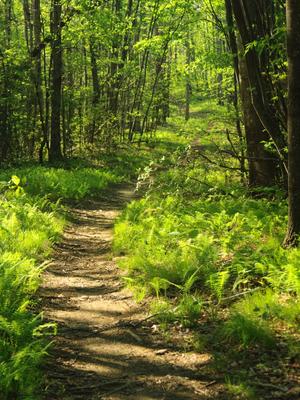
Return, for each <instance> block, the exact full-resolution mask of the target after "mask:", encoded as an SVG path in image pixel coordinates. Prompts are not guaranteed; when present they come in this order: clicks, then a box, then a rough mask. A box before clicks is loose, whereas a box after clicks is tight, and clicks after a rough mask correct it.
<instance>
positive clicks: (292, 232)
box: [284, 0, 300, 246]
mask: <svg viewBox="0 0 300 400" xmlns="http://www.w3.org/2000/svg"><path fill="white" fill-rule="evenodd" d="M286 7H287V51H288V141H289V153H288V154H289V177H288V185H289V222H288V230H287V235H286V238H285V241H284V245H285V246H296V245H297V244H298V243H299V235H300V79H299V77H300V2H299V0H287V4H286Z"/></svg>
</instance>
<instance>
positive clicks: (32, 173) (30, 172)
mask: <svg viewBox="0 0 300 400" xmlns="http://www.w3.org/2000/svg"><path fill="white" fill-rule="evenodd" d="M14 171H16V172H17V174H18V176H20V177H21V178H24V177H26V179H27V184H26V186H25V187H24V190H25V191H26V192H27V193H29V194H30V195H39V196H47V197H49V198H50V199H53V200H55V199H59V198H63V199H64V200H72V199H75V200H80V199H83V198H84V197H86V196H91V195H94V194H96V193H99V191H100V190H101V189H104V188H105V187H107V185H108V184H109V183H118V182H120V181H121V180H122V179H123V177H122V176H118V175H117V174H115V173H114V172H110V171H108V170H105V169H100V168H99V169H97V168H79V169H76V168H75V169H70V170H67V169H63V168H47V167H35V168H20V169H18V170H14ZM10 173H11V171H10V170H9V171H7V172H5V173H4V174H3V173H2V174H1V176H2V177H7V176H8V175H10Z"/></svg>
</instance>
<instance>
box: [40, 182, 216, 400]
mask: <svg viewBox="0 0 300 400" xmlns="http://www.w3.org/2000/svg"><path fill="white" fill-rule="evenodd" d="M133 197H134V195H133V188H132V187H124V186H123V187H122V186H115V187H113V188H111V189H110V190H109V191H107V192H106V194H105V196H103V198H102V199H100V200H99V199H97V200H95V201H93V200H91V201H86V202H83V203H80V205H79V204H76V205H75V208H73V217H72V219H73V220H74V221H73V224H72V225H71V226H69V227H68V229H67V230H66V232H65V235H64V238H63V240H62V242H61V243H60V244H59V245H58V246H56V254H55V257H54V260H53V263H52V265H51V266H50V267H49V268H48V270H47V272H46V274H45V278H44V284H43V286H42V288H41V290H40V295H41V297H42V308H43V309H44V313H45V319H46V320H47V321H54V322H56V323H57V325H58V335H57V336H56V337H55V338H54V345H53V346H52V348H51V351H50V357H49V358H48V361H47V364H46V366H45V368H44V374H45V377H46V385H45V390H44V392H45V393H44V396H43V398H44V400H71V399H74V400H78V399H82V400H83V399H84V400H95V399H106V400H130V399H132V400H143V399H144V400H150V399H170V400H185V399H187V400H188V399H193V400H196V399H199V400H208V399H212V398H215V397H212V396H213V395H214V396H215V394H216V389H217V388H218V386H220V385H219V383H218V379H217V378H216V377H213V376H212V374H211V372H209V369H208V370H206V368H208V366H209V365H210V363H211V360H210V358H209V357H207V355H206V357H205V356H203V357H202V356H201V355H196V354H187V353H185V352H183V351H182V346H181V345H180V346H179V345H178V346H175V345H172V346H171V345H170V346H169V347H168V345H166V341H165V338H163V337H162V336H161V335H160V334H158V333H157V332H156V331H155V329H154V328H155V326H153V323H151V322H150V321H145V322H144V323H138V324H136V323H137V321H143V319H144V318H145V314H144V312H143V306H142V305H141V304H138V305H137V304H136V303H135V302H134V301H133V299H132V297H131V295H130V294H129V293H128V292H127V291H126V290H125V289H124V287H123V286H124V285H123V282H122V276H121V273H120V271H119V270H118V268H117V266H116V263H115V260H113V259H112V257H111V243H112V227H113V221H114V220H115V218H116V217H117V215H118V213H119V211H120V210H121V209H122V208H124V206H125V204H126V203H127V202H128V201H130V200H131V199H133ZM212 387H213V390H212V392H211V388H212ZM212 393H213V395H212ZM219 394H220V396H219V397H218V399H220V400H221V399H222V393H221V390H220V391H219Z"/></svg>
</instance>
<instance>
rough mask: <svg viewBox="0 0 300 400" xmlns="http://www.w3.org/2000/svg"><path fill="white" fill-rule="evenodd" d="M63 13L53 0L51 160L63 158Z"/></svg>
mask: <svg viewBox="0 0 300 400" xmlns="http://www.w3.org/2000/svg"><path fill="white" fill-rule="evenodd" d="M61 14H62V6H61V2H60V0H53V3H52V10H51V35H52V42H51V50H52V53H51V56H52V82H51V140H50V149H49V161H50V162H55V161H60V160H62V158H63V157H62V152H61V124H60V120H61V90H62V46H61V29H62V24H61V22H62V21H61Z"/></svg>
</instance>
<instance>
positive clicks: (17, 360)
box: [0, 175, 64, 399]
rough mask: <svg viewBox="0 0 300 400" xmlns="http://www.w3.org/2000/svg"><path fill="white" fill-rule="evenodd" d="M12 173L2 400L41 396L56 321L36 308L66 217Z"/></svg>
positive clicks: (2, 298) (0, 234) (2, 234)
mask: <svg viewBox="0 0 300 400" xmlns="http://www.w3.org/2000/svg"><path fill="white" fill-rule="evenodd" d="M21 183H22V179H20V178H19V177H18V176H17V175H14V176H12V178H11V180H10V181H9V182H8V183H7V184H3V188H5V190H4V189H3V190H2V193H1V195H0V393H1V399H10V398H16V396H17V398H22V399H33V398H34V399H36V398H37V393H36V391H37V387H38V384H39V382H40V378H41V377H40V370H39V365H40V362H41V359H42V357H43V356H44V355H45V353H46V350H47V346H48V345H47V342H46V341H45V337H46V336H48V335H50V334H53V333H55V326H54V325H52V324H44V323H43V321H42V316H40V315H38V316H35V315H33V313H32V311H31V306H32V295H33V294H34V293H35V291H36V290H37V288H38V286H39V283H40V275H41V272H42V271H43V269H44V267H45V264H41V261H42V260H43V259H44V258H45V257H46V256H47V255H49V253H50V250H51V243H53V242H54V241H57V240H58V238H59V236H60V234H61V232H62V229H63V226H64V221H63V219H62V217H61V216H60V215H59V206H58V205H55V204H51V203H49V202H48V201H46V200H44V199H43V198H37V197H36V198H32V197H31V196H29V195H28V194H27V193H25V192H24V190H23V189H22V187H21V186H20V184H21Z"/></svg>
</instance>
